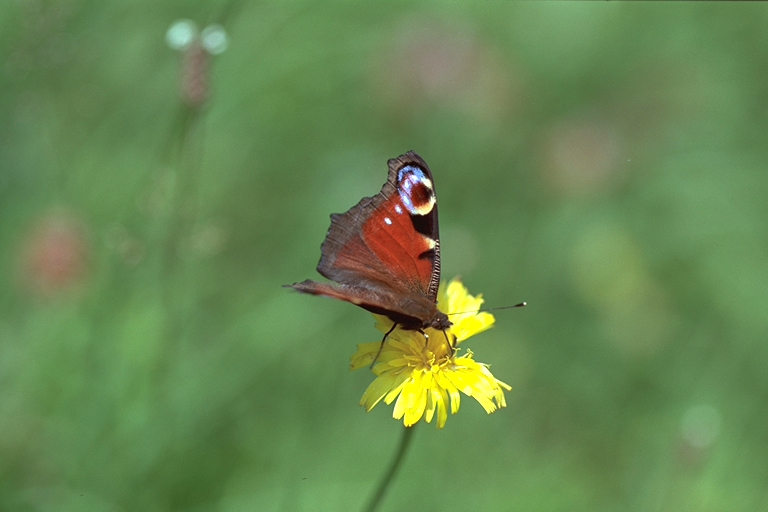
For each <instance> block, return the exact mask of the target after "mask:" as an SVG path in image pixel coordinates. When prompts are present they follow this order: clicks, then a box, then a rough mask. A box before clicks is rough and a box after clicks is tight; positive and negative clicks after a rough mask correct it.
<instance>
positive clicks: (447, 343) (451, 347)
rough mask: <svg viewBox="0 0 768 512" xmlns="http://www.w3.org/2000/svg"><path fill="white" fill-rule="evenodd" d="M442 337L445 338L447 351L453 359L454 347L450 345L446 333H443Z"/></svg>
mask: <svg viewBox="0 0 768 512" xmlns="http://www.w3.org/2000/svg"><path fill="white" fill-rule="evenodd" d="M443 336H445V343H446V345H448V350H449V352H450V354H451V357H453V356H454V355H455V354H456V347H454V346H453V343H451V340H450V339H449V338H448V333H447V332H446V331H443Z"/></svg>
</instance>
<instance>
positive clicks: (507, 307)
mask: <svg viewBox="0 0 768 512" xmlns="http://www.w3.org/2000/svg"><path fill="white" fill-rule="evenodd" d="M527 305H528V303H527V302H521V303H519V304H515V305H514V306H499V307H497V308H488V309H480V310H478V311H460V312H458V313H447V314H448V316H451V315H466V314H467V313H485V312H486V311H499V310H500V309H514V308H523V307H525V306H527Z"/></svg>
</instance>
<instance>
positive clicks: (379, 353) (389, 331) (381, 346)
mask: <svg viewBox="0 0 768 512" xmlns="http://www.w3.org/2000/svg"><path fill="white" fill-rule="evenodd" d="M395 327H397V324H394V323H393V324H392V327H391V328H390V329H389V330H388V331H387V334H385V335H384V337H383V338H381V345H379V351H378V352H376V357H374V358H373V362H372V363H371V366H370V368H373V365H375V364H376V361H378V360H379V356H380V355H381V351H382V350H384V342H385V341H387V337H389V335H390V334H392V331H394V330H395Z"/></svg>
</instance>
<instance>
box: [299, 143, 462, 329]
mask: <svg viewBox="0 0 768 512" xmlns="http://www.w3.org/2000/svg"><path fill="white" fill-rule="evenodd" d="M387 165H388V166H389V174H388V175H387V182H386V183H384V186H383V187H382V188H381V191H380V192H379V193H378V194H376V195H375V196H373V197H364V198H362V199H361V200H360V202H359V203H357V204H356V205H355V206H353V207H352V208H350V209H349V211H347V212H346V213H341V214H339V213H335V214H333V215H331V227H330V228H329V229H328V234H327V235H326V237H325V241H324V242H323V245H322V246H321V248H320V251H321V257H320V263H319V264H318V265H317V271H318V272H319V273H320V274H321V275H323V276H324V277H326V278H328V279H330V280H331V281H332V282H329V283H319V282H316V281H311V280H306V281H303V282H301V283H294V284H292V285H287V286H289V287H291V288H294V289H296V290H298V291H300V292H302V293H309V294H312V295H323V296H326V297H332V298H334V299H340V300H344V301H347V302H350V303H352V304H355V305H356V306H360V307H361V308H363V309H366V310H368V311H370V312H372V313H376V314H379V315H384V316H386V317H388V318H389V319H391V320H392V322H394V324H393V326H392V328H391V329H390V331H389V332H388V333H387V334H385V335H384V339H386V338H387V336H388V335H389V333H391V332H392V330H394V328H395V327H396V326H398V325H399V326H400V327H401V328H403V329H406V330H414V331H421V332H422V333H423V332H424V331H423V330H424V329H426V328H427V327H432V328H434V329H437V330H441V331H443V333H445V331H446V330H447V329H448V328H449V327H450V326H451V321H450V320H449V319H448V316H447V315H446V314H445V313H443V312H442V311H440V310H439V309H437V290H438V287H439V286H440V233H439V230H438V223H437V196H436V195H435V184H434V180H433V179H432V172H431V171H430V170H429V167H428V166H427V163H426V162H425V161H424V160H423V159H422V158H421V157H420V156H419V155H417V154H416V153H414V152H413V151H409V152H408V153H406V154H404V155H401V156H399V157H397V158H392V159H390V160H389V161H388V162H387ZM447 339H448V338H447V335H446V340H447ZM383 341H384V340H382V343H383ZM449 344H450V343H449Z"/></svg>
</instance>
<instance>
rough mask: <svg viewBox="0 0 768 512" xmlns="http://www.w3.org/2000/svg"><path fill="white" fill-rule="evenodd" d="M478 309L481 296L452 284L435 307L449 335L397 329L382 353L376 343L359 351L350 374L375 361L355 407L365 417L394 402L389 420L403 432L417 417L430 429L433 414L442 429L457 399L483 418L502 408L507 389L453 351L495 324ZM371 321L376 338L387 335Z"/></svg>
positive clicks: (381, 322)
mask: <svg viewBox="0 0 768 512" xmlns="http://www.w3.org/2000/svg"><path fill="white" fill-rule="evenodd" d="M482 303H483V299H482V296H480V295H478V296H477V297H473V296H472V295H470V294H469V292H468V291H467V289H466V288H465V287H464V285H463V284H461V282H460V281H458V280H457V279H454V280H452V281H451V282H450V283H448V285H447V286H445V287H443V288H441V290H440V294H439V296H438V301H437V306H438V308H439V309H440V310H441V311H443V312H446V313H448V314H451V321H452V322H453V325H452V326H451V327H450V328H449V329H448V330H446V331H442V332H441V331H438V330H435V329H432V328H427V329H425V333H426V336H425V335H424V334H422V333H421V332H418V331H408V330H404V329H401V328H400V327H399V326H398V327H397V328H395V330H394V331H392V333H390V335H389V336H388V337H387V339H386V341H385V343H384V346H383V347H381V342H378V341H377V342H373V343H364V344H361V345H358V347H357V352H356V353H355V355H353V356H352V362H351V368H352V369H353V370H357V369H359V368H363V367H365V366H369V365H370V364H371V363H373V362H374V360H375V365H374V366H373V373H374V374H376V379H375V380H374V381H373V382H372V383H371V385H370V386H368V389H366V390H365V393H364V394H363V397H362V398H361V400H360V405H362V406H364V407H365V408H366V410H367V411H370V410H371V409H373V408H374V407H375V406H376V404H378V403H379V402H380V401H382V400H384V403H386V404H388V405H389V404H391V403H392V402H394V401H395V400H397V401H396V402H395V408H394V411H393V414H392V415H393V417H394V418H395V419H397V420H399V419H401V418H402V419H403V423H404V424H405V426H406V427H410V426H412V425H414V424H415V423H416V422H418V421H419V420H420V419H421V418H422V416H423V417H424V418H425V419H426V421H427V422H428V423H429V422H431V421H432V419H433V418H434V417H435V414H437V428H443V426H445V422H446V420H447V419H448V409H449V407H450V411H451V414H456V413H457V412H458V411H459V405H460V402H461V393H464V394H465V395H467V396H471V397H473V398H474V399H475V400H477V401H478V402H480V405H482V406H483V408H484V409H485V410H486V412H487V413H488V414H490V413H492V412H494V411H495V410H496V409H499V408H501V407H505V406H506V401H505V399H504V391H503V390H504V389H506V390H508V391H509V390H511V389H512V388H511V387H510V386H509V385H507V384H505V383H504V382H501V381H500V380H497V379H496V378H495V377H494V376H493V375H492V374H491V372H490V371H489V370H488V366H487V365H485V364H483V363H478V362H477V361H475V360H474V359H473V354H472V351H470V350H467V351H466V353H465V354H464V355H459V350H458V348H457V345H458V344H460V343H461V342H463V341H464V340H466V339H467V338H469V337H471V336H474V335H475V334H477V333H479V332H482V331H484V330H486V329H488V328H490V327H491V326H492V325H493V323H494V322H495V319H494V317H493V315H491V314H489V313H479V312H478V311H479V309H480V306H481V305H482ZM374 317H375V318H376V328H377V329H379V330H380V331H381V332H384V333H386V332H388V331H389V329H390V328H391V327H392V320H390V319H389V318H387V317H385V316H381V315H374ZM449 343H450V345H449ZM380 348H381V353H380V354H379V349H380ZM377 354H379V355H378V358H377V357H376V355H377Z"/></svg>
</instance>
